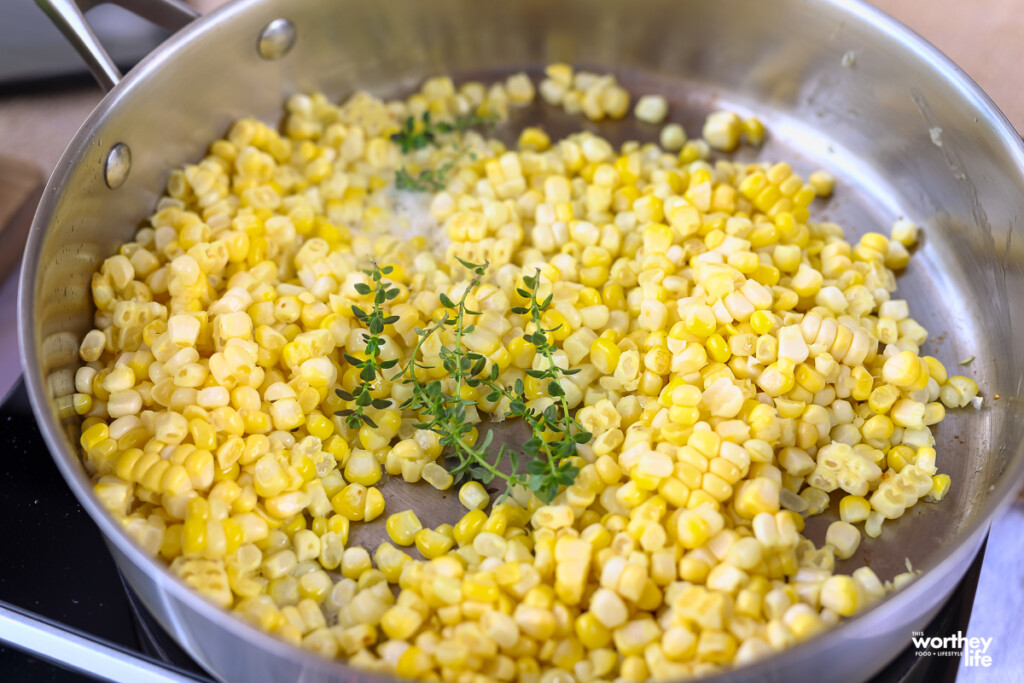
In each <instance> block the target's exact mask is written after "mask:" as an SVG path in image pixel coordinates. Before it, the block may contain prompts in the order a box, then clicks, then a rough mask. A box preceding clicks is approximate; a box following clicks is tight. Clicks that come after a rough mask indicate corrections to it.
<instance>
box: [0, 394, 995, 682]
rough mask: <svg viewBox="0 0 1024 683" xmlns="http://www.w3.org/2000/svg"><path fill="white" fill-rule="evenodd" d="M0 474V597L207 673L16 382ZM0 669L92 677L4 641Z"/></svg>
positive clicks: (939, 620)
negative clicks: (50, 448)
mask: <svg viewBox="0 0 1024 683" xmlns="http://www.w3.org/2000/svg"><path fill="white" fill-rule="evenodd" d="M0 477H2V481H3V482H4V485H3V486H0V602H3V603H7V605H6V606H13V607H14V608H16V609H18V610H22V611H25V612H28V613H31V615H33V616H34V617H36V618H39V619H42V620H44V621H47V622H49V623H51V624H53V625H56V626H59V627H60V628H62V629H64V630H66V631H68V632H70V633H73V634H76V635H79V636H84V637H86V638H88V639H90V640H94V641H97V642H100V643H103V644H105V645H107V646H109V647H113V648H115V649H119V650H122V651H125V652H130V653H132V654H133V655H134V656H137V657H140V658H142V659H144V660H147V661H150V662H153V663H156V664H159V665H161V666H165V667H167V669H168V670H169V671H173V672H174V673H177V674H179V675H185V676H188V677H190V678H193V679H194V680H197V681H210V680H212V679H210V678H209V677H208V676H206V675H205V674H204V673H203V672H202V670H201V669H200V668H199V667H198V666H197V665H196V664H195V663H194V662H192V661H191V660H189V659H188V657H187V656H186V655H185V654H184V653H183V652H182V651H181V650H180V649H178V648H177V646H176V645H175V644H174V643H173V642H172V640H171V639H170V637H169V636H168V635H167V634H166V633H164V632H163V631H162V630H161V629H160V627H159V626H158V625H157V624H156V623H155V621H154V620H153V619H152V618H151V617H149V615H148V614H146V613H145V611H144V610H143V609H141V608H137V607H136V606H135V603H134V600H133V599H132V598H131V597H130V596H129V594H128V593H127V592H126V590H125V586H124V584H123V583H122V582H121V578H120V575H119V573H118V571H117V567H116V566H115V565H114V562H113V560H112V559H111V557H110V554H109V553H108V551H107V548H106V545H105V543H104V541H103V538H102V536H101V535H100V532H99V530H98V529H97V528H96V527H95V526H94V525H93V523H92V521H91V520H90V519H89V516H88V515H87V514H86V513H85V511H84V510H83V509H82V507H81V505H79V504H78V501H77V500H76V499H75V497H74V496H73V495H72V493H71V491H70V489H68V487H67V485H66V484H65V483H64V480H63V478H61V476H60V473H59V472H58V471H57V468H56V466H55V465H54V464H53V461H52V459H51V458H50V455H49V453H48V452H47V450H46V445H45V444H44V442H43V439H42V437H41V436H40V434H39V430H38V429H37V428H36V424H35V420H34V419H33V418H32V415H31V410H30V409H29V406H28V399H27V397H26V395H25V390H24V388H23V386H21V384H20V383H19V386H18V387H17V388H16V389H15V390H14V391H13V392H12V394H11V396H10V397H9V398H8V400H7V401H6V402H5V403H4V404H3V406H0ZM984 552H985V551H984V548H982V550H981V551H980V552H979V555H978V557H977V558H976V559H975V561H974V564H973V565H972V566H971V568H970V570H969V571H968V573H967V575H966V576H965V577H964V579H963V581H962V582H961V584H960V586H959V587H958V588H957V590H956V592H955V593H954V594H953V596H952V597H951V598H950V600H949V602H948V603H947V604H946V605H945V606H944V607H943V609H942V610H941V611H940V613H939V614H938V616H937V617H936V618H935V619H934V620H933V621H932V623H931V624H929V626H928V628H927V629H926V633H927V634H928V635H929V636H946V635H951V634H953V633H955V632H957V631H961V632H966V631H967V624H968V622H969V621H970V615H971V608H972V606H973V603H974V592H975V589H976V588H977V584H978V576H979V574H980V572H981V562H982V558H983V556H984ZM0 606H2V605H0ZM958 665H959V657H923V658H919V657H916V656H915V655H914V653H913V650H912V649H911V648H910V647H909V646H908V648H907V650H905V651H904V652H903V653H902V654H901V655H900V656H899V657H898V658H897V659H896V660H895V661H894V662H893V663H892V664H891V665H890V666H889V667H887V668H886V669H885V670H884V671H883V672H882V673H881V674H879V675H878V676H876V677H875V678H874V679H872V681H871V683H889V682H897V681H898V682H900V683H925V682H927V683H952V682H953V681H955V680H956V673H957V667H958ZM0 678H2V679H3V680H9V681H33V683H71V682H74V683H79V682H85V681H93V680H95V679H93V678H91V677H89V676H86V675H83V674H80V673H73V672H71V671H68V670H66V669H65V668H63V667H61V666H60V665H59V663H58V664H55V663H51V662H48V661H44V660H41V659H39V658H38V657H36V656H33V655H31V654H28V653H25V652H23V651H21V650H18V649H15V648H13V647H8V646H4V645H2V644H0Z"/></svg>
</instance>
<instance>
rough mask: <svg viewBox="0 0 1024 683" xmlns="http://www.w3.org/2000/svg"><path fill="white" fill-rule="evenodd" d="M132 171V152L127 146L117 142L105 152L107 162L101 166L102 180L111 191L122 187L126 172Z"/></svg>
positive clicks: (126, 175)
mask: <svg viewBox="0 0 1024 683" xmlns="http://www.w3.org/2000/svg"><path fill="white" fill-rule="evenodd" d="M131 169H132V151H131V149H129V148H128V145H126V144H124V143H123V142H119V143H117V144H116V145H114V146H113V147H111V148H110V151H109V152H107V160H106V162H105V163H104V164H103V179H104V180H106V181H107V187H109V188H110V189H111V190H116V189H117V188H119V187H121V186H122V185H124V181H126V180H127V179H128V172H129V171H130V170H131Z"/></svg>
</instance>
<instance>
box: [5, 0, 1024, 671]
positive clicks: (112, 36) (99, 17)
mask: <svg viewBox="0 0 1024 683" xmlns="http://www.w3.org/2000/svg"><path fill="white" fill-rule="evenodd" d="M223 1H224V0H192V1H191V4H193V5H194V6H196V7H197V8H198V9H199V10H200V11H202V12H207V11H210V10H211V9H213V8H215V7H216V6H217V5H220V4H223ZM874 4H875V5H876V6H877V7H879V8H880V9H882V10H883V11H885V12H888V13H889V14H891V15H892V16H894V17H895V18H896V19H898V20H900V21H901V22H903V23H904V24H906V25H907V26H909V27H911V28H912V29H913V30H915V31H916V32H917V33H919V34H920V35H922V36H923V37H924V38H925V39H927V40H928V41H930V42H931V43H933V44H934V45H936V46H937V47H938V48H939V49H940V50H942V51H943V52H945V53H946V55H948V56H949V57H950V58H951V59H952V60H953V61H954V62H956V63H957V64H958V65H959V66H960V67H961V68H962V69H963V70H964V71H965V72H966V73H967V74H968V75H969V76H970V77H971V78H973V79H974V80H975V81H977V82H978V83H979V84H980V85H981V87H982V88H983V89H984V90H985V92H987V93H988V94H989V96H990V97H991V98H992V99H993V100H994V101H995V103H996V104H997V105H998V106H999V107H1000V108H1001V109H1002V111H1003V112H1004V113H1005V114H1006V116H1007V117H1008V118H1009V119H1010V121H1011V123H1013V124H1014V126H1015V127H1016V128H1017V130H1018V131H1024V89H1022V88H1021V87H1020V81H1019V79H1018V74H1019V71H1020V63H1021V61H1022V59H1024V41H1022V37H1024V0H982V1H981V2H963V1H962V0H961V1H955V0H876V1H875V2H874ZM88 17H89V20H90V24H91V26H92V27H93V29H94V31H95V32H96V33H97V35H98V36H99V37H100V40H101V42H102V43H103V44H104V45H105V46H106V48H107V49H108V51H109V52H110V53H111V55H112V56H113V57H114V59H115V61H117V62H118V64H119V65H120V66H121V67H122V70H123V71H127V70H128V69H129V68H130V67H131V66H132V65H133V64H135V63H136V62H137V61H138V60H139V59H140V58H141V57H143V56H144V55H145V54H147V53H148V52H149V51H150V50H151V49H153V48H154V47H155V46H157V45H159V43H160V42H162V41H163V40H164V39H165V38H166V37H167V34H166V33H165V32H163V31H162V30H160V29H158V28H156V27H155V26H153V25H151V24H149V23H148V22H146V21H145V20H142V19H139V18H138V17H136V16H134V15H132V14H130V13H129V12H126V11H124V10H122V9H120V8H119V7H115V6H112V5H102V6H99V7H97V8H95V9H93V10H91V11H90V12H89V15H88ZM102 97H103V93H102V92H101V90H100V89H99V87H97V86H96V84H95V82H94V81H93V80H92V78H91V77H90V76H89V74H88V73H87V72H86V70H85V67H84V64H83V63H82V61H81V59H80V58H79V57H78V55H77V53H76V52H75V51H74V50H73V49H72V48H71V47H70V46H69V45H68V44H67V42H66V41H65V40H64V38H63V36H62V35H61V34H60V33H59V32H58V31H57V29H55V28H54V27H53V25H52V24H51V23H50V22H49V20H48V19H47V17H46V16H45V15H44V14H43V12H42V11H40V10H39V8H38V7H37V6H36V4H35V2H34V1H33V0H0V244H2V245H3V249H0V283H2V285H0V399H2V397H3V396H4V395H6V393H7V391H8V390H9V389H10V387H11V386H13V385H14V384H15V383H16V381H17V378H18V376H19V375H20V368H19V365H18V361H17V356H16V349H17V341H16V333H15V322H14V321H15V298H16V297H15V293H16V284H15V279H16V278H15V277H14V276H13V275H14V272H15V270H16V266H17V264H18V261H19V258H20V250H21V245H22V244H23V242H24V235H25V233H26V231H27V227H28V223H29V221H30V220H31V216H32V213H33V211H34V207H35V203H36V202H37V201H38V197H39V193H40V192H41V189H42V185H43V183H44V181H45V178H46V177H47V176H48V175H49V173H50V172H51V171H52V170H53V168H54V167H55V165H56V164H57V161H58V159H59V158H60V155H61V153H62V152H63V150H64V148H65V146H66V145H67V143H68V142H69V141H70V139H71V137H72V136H73V135H74V133H75V131H76V130H77V129H78V127H79V126H80V125H81V124H82V122H83V121H84V120H85V118H86V117H87V116H88V114H89V112H90V111H91V110H92V109H93V108H94V107H95V106H96V104H97V103H99V101H100V100H101V99H102ZM1021 615H1024V508H1022V507H1021V505H1020V504H1018V505H1016V506H1014V507H1011V508H1010V510H1009V511H1008V512H1007V513H1006V515H1005V516H1004V517H1003V518H1002V519H1001V520H999V521H998V522H997V523H996V524H995V526H994V527H993V530H992V534H991V536H990V538H989V542H988V548H987V552H986V556H985V559H984V564H983V566H982V572H981V578H980V581H979V583H978V589H977V595H976V599H975V603H974V610H973V612H972V613H971V617H970V626H969V628H968V634H967V635H968V636H981V637H992V638H993V639H994V640H993V645H992V650H991V654H992V655H993V659H994V665H993V666H992V667H991V668H989V669H982V668H961V669H960V672H959V676H958V677H957V680H958V681H963V682H965V683H974V682H975V681H988V680H999V681H1003V680H1006V681H1009V680H1015V681H1020V680H1024V635H1022V633H1021V631H1020V629H1019V628H1017V624H1018V621H1019V619H1020V617H1021ZM0 668H2V667H0Z"/></svg>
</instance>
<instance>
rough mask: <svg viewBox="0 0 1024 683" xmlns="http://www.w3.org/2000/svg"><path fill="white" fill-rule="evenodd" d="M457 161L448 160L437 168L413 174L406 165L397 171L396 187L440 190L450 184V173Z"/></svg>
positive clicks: (412, 190) (420, 190)
mask: <svg viewBox="0 0 1024 683" xmlns="http://www.w3.org/2000/svg"><path fill="white" fill-rule="evenodd" d="M454 167H455V161H454V160H452V161H446V162H445V163H443V164H441V166H439V167H438V168H437V169H430V168H428V169H427V170H425V171H420V173H418V174H417V175H412V174H411V173H409V171H407V170H406V169H405V168H404V167H403V168H400V169H398V170H397V171H395V187H397V188H398V189H399V190H407V191H409V192H440V191H441V190H443V189H444V188H445V187H446V186H447V185H448V174H449V173H450V172H451V170H452V168H454Z"/></svg>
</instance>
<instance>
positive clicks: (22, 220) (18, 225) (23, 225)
mask: <svg viewBox="0 0 1024 683" xmlns="http://www.w3.org/2000/svg"><path fill="white" fill-rule="evenodd" d="M42 193H43V174H42V172H41V171H40V170H39V167H38V166H36V165H35V164H33V163H30V162H28V161H23V160H21V159H16V158H14V157H4V156H0V282H2V281H4V280H6V279H7V276H8V275H9V274H10V273H11V272H12V271H13V270H14V269H15V268H16V267H17V266H18V264H20V263H21V254H22V251H24V248H25V238H26V236H27V235H28V228H29V225H31V223H32V216H33V214H35V211H36V204H38V203H39V198H40V197H41V196H42Z"/></svg>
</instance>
